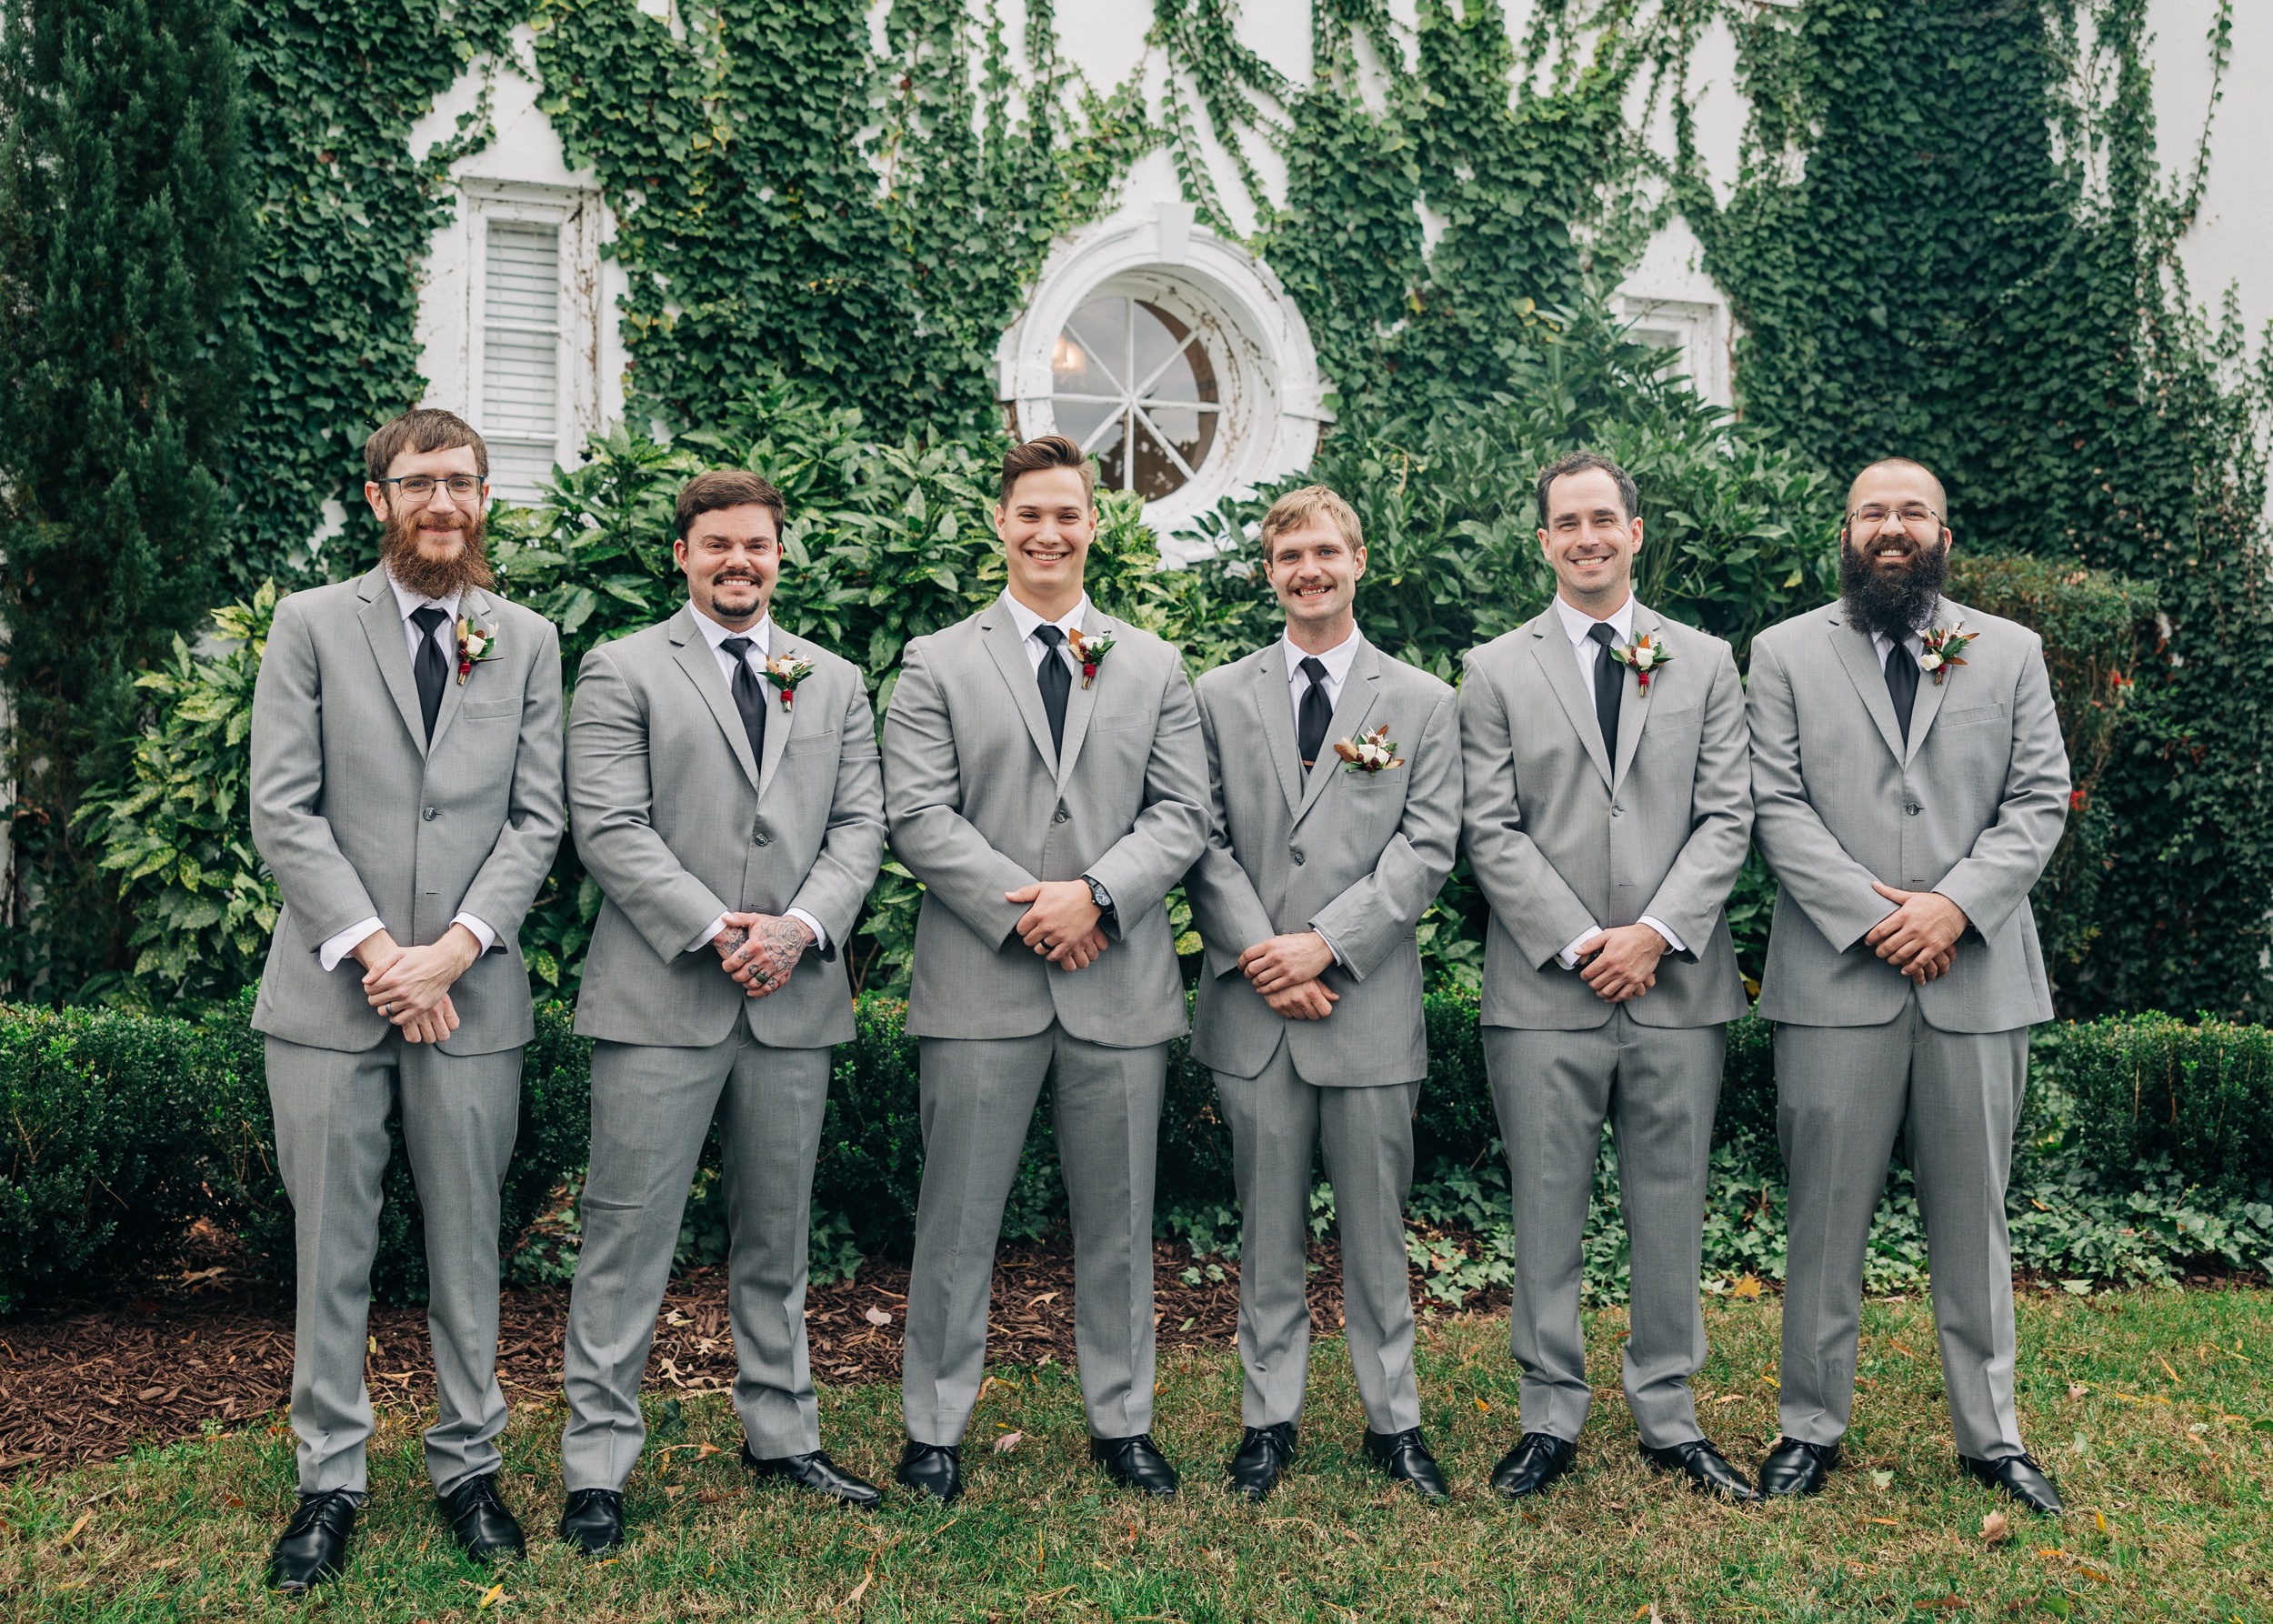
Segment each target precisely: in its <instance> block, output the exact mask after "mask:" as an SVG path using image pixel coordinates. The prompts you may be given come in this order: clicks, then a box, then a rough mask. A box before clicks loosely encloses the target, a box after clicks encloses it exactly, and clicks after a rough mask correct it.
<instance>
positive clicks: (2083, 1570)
mask: <svg viewBox="0 0 2273 1624" xmlns="http://www.w3.org/2000/svg"><path fill="white" fill-rule="evenodd" d="M2076 1571H2077V1572H2078V1573H2080V1574H2082V1575H2083V1576H2084V1577H2085V1578H2086V1579H2090V1580H2092V1581H2093V1582H2094V1583H2096V1584H2102V1585H2111V1584H2113V1583H2115V1580H2113V1579H2109V1578H2108V1576H2107V1575H2106V1574H2104V1573H2102V1572H2100V1571H2099V1569H2097V1568H2094V1567H2092V1566H2091V1565H2090V1564H2088V1563H2086V1562H2078V1563H2077V1564H2076Z"/></svg>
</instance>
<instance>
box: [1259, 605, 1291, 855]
mask: <svg viewBox="0 0 2273 1624" xmlns="http://www.w3.org/2000/svg"><path fill="white" fill-rule="evenodd" d="M1290 680H1291V679H1290V678H1289V677H1287V645H1286V642H1285V640H1284V639H1281V640H1280V641H1278V642H1277V643H1274V644H1272V645H1271V646H1270V647H1268V648H1267V649H1265V650H1264V651H1263V657H1262V658H1261V659H1258V660H1257V661H1256V662H1255V693H1254V698H1255V705H1256V708H1257V710H1258V711H1260V712H1261V713H1262V722H1263V737H1265V738H1266V739H1267V740H1268V741H1269V742H1270V752H1271V766H1272V767H1275V768H1277V772H1278V787H1279V789H1280V791H1281V792H1282V793H1283V794H1284V795H1285V796H1286V797H1287V811H1288V812H1289V813H1294V812H1299V811H1300V810H1301V809H1302V790H1303V783H1302V745H1301V742H1300V741H1299V740H1297V738H1296V737H1295V713H1294V707H1293V705H1292V703H1291V701H1290V700H1289V699H1288V697H1287V695H1288V688H1287V684H1288V682H1289V681H1290Z"/></svg>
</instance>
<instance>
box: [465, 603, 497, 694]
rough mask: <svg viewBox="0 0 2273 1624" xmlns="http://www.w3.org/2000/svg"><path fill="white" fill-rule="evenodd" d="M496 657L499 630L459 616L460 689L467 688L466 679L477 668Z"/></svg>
mask: <svg viewBox="0 0 2273 1624" xmlns="http://www.w3.org/2000/svg"><path fill="white" fill-rule="evenodd" d="M496 657H497V628H496V627H494V626H476V625H475V624H474V623H473V622H472V621H470V620H468V619H466V617H464V616H462V615H461V616H459V617H458V623H457V680H458V686H459V687H465V686H466V677H469V676H471V675H472V674H473V670H474V667H476V666H479V665H483V664H486V663H487V662H488V661H490V660H494V659H496Z"/></svg>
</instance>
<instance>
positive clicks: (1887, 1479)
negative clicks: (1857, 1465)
mask: <svg viewBox="0 0 2273 1624" xmlns="http://www.w3.org/2000/svg"><path fill="white" fill-rule="evenodd" d="M1893 1481H1894V1474H1893V1473H1892V1472H1873V1473H1871V1474H1870V1483H1871V1487H1872V1488H1874V1489H1884V1488H1885V1487H1886V1486H1887V1484H1889V1483H1891V1482H1893Z"/></svg>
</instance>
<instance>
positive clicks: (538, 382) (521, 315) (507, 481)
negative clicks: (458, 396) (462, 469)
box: [481, 218, 561, 502]
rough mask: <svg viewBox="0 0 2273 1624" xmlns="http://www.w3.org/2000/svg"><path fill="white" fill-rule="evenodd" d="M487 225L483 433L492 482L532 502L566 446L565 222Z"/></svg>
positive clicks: (505, 494) (499, 493)
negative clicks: (563, 407) (562, 373)
mask: <svg viewBox="0 0 2273 1624" xmlns="http://www.w3.org/2000/svg"><path fill="white" fill-rule="evenodd" d="M488 227H489V229H488V234H487V243H486V255H485V263H484V266H483V272H484V275H483V284H484V290H485V294H486V297H485V298H484V300H483V305H484V308H483V312H482V368H481V373H482V392H481V430H482V437H483V438H484V439H485V440H486V441H487V442H488V444H489V482H490V487H491V489H492V490H493V491H494V492H495V493H496V495H497V496H502V497H505V498H506V499H507V500H509V501H516V502H531V501H534V500H536V494H537V492H536V485H537V481H538V480H540V479H546V478H550V477H551V476H552V471H553V463H554V461H555V460H556V457H557V456H559V451H560V417H561V411H560V406H561V401H560V227H559V226H556V225H552V224H549V223H545V222H538V221H530V220H510V219H496V218H493V219H491V220H490V221H489V222H488Z"/></svg>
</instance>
